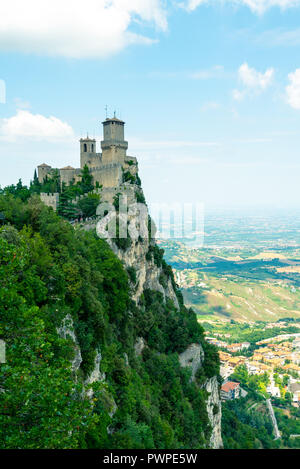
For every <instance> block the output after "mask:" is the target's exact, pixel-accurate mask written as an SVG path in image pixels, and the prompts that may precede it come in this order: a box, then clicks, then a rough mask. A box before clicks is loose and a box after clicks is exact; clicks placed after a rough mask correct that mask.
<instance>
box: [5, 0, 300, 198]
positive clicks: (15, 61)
mask: <svg viewBox="0 0 300 469" xmlns="http://www.w3.org/2000/svg"><path fill="white" fill-rule="evenodd" d="M0 10H1V11H0V168H1V170H0V185H1V186H2V187H3V186H5V185H7V184H12V183H15V182H16V181H17V179H18V178H19V177H21V178H22V180H23V181H24V182H26V183H28V182H29V180H30V178H32V175H33V171H34V167H35V166H37V165H38V164H39V163H43V162H46V163H48V164H51V165H53V166H58V167H62V166H65V165H66V164H71V165H73V166H76V167H77V166H78V165H79V143H78V139H79V138H80V136H83V135H85V134H86V133H87V132H89V134H90V135H92V136H93V135H95V136H96V138H98V139H99V140H100V139H101V132H102V129H101V127H102V126H101V121H102V120H103V119H104V118H105V106H106V105H107V107H108V113H109V115H113V112H114V111H116V113H117V116H118V117H121V118H122V119H124V120H125V121H126V137H127V139H128V141H129V154H131V155H134V156H137V157H138V159H139V164H140V173H141V176H142V181H143V186H144V190H145V193H146V196H147V199H148V200H149V201H150V202H159V201H162V200H163V201H167V202H178V201H182V202H187V203H189V202H193V201H197V202H200V203H202V202H203V203H205V204H206V205H207V206H214V205H227V206H235V205H244V206H246V205H252V206H253V205H261V206H262V205H272V206H282V207H286V206H298V205H299V202H300V54H299V50H300V26H299V25H300V0H85V1H83V0H72V1H69V0H59V1H58V0H51V1H50V0H10V1H7V0H3V2H1V7H0ZM98 151H100V147H99V149H98Z"/></svg>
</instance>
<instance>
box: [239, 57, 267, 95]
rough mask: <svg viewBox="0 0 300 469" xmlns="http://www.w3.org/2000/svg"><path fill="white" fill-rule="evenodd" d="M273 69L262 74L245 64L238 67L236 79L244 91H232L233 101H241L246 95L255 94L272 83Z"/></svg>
mask: <svg viewBox="0 0 300 469" xmlns="http://www.w3.org/2000/svg"><path fill="white" fill-rule="evenodd" d="M273 76H274V69H273V68H268V69H267V70H266V71H265V72H264V73H261V72H258V71H257V70H255V68H251V67H249V65H248V64H247V63H244V64H242V65H241V66H240V68H239V70H238V77H239V79H240V81H241V83H242V85H243V86H244V89H242V90H238V89H234V90H233V91H232V97H233V99H234V100H235V101H242V100H243V99H244V98H245V96H246V95H247V94H255V93H259V92H261V91H263V90H265V89H266V88H267V87H268V86H270V84H271V83H272V79H273Z"/></svg>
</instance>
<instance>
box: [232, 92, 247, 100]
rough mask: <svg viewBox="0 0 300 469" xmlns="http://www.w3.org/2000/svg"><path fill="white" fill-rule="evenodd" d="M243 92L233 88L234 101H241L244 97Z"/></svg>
mask: <svg viewBox="0 0 300 469" xmlns="http://www.w3.org/2000/svg"><path fill="white" fill-rule="evenodd" d="M244 96H245V92H244V91H240V90H233V91H232V97H233V99H234V100H235V101H242V100H243V99H244Z"/></svg>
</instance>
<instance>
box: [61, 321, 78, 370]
mask: <svg viewBox="0 0 300 469" xmlns="http://www.w3.org/2000/svg"><path fill="white" fill-rule="evenodd" d="M57 333H58V335H59V336H60V337H61V338H62V339H68V338H69V339H71V340H72V342H74V358H73V360H72V361H71V366H72V371H74V372H76V371H77V370H78V369H79V367H80V365H81V363H82V356H81V351H80V347H79V345H78V342H77V338H76V335H75V331H74V323H73V318H72V316H71V315H70V314H67V315H66V316H65V317H64V319H63V320H62V323H61V325H60V326H59V327H58V328H57Z"/></svg>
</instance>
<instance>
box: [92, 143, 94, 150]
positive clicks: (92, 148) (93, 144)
mask: <svg viewBox="0 0 300 469" xmlns="http://www.w3.org/2000/svg"><path fill="white" fill-rule="evenodd" d="M93 151H94V144H93V143H92V152H93Z"/></svg>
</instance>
